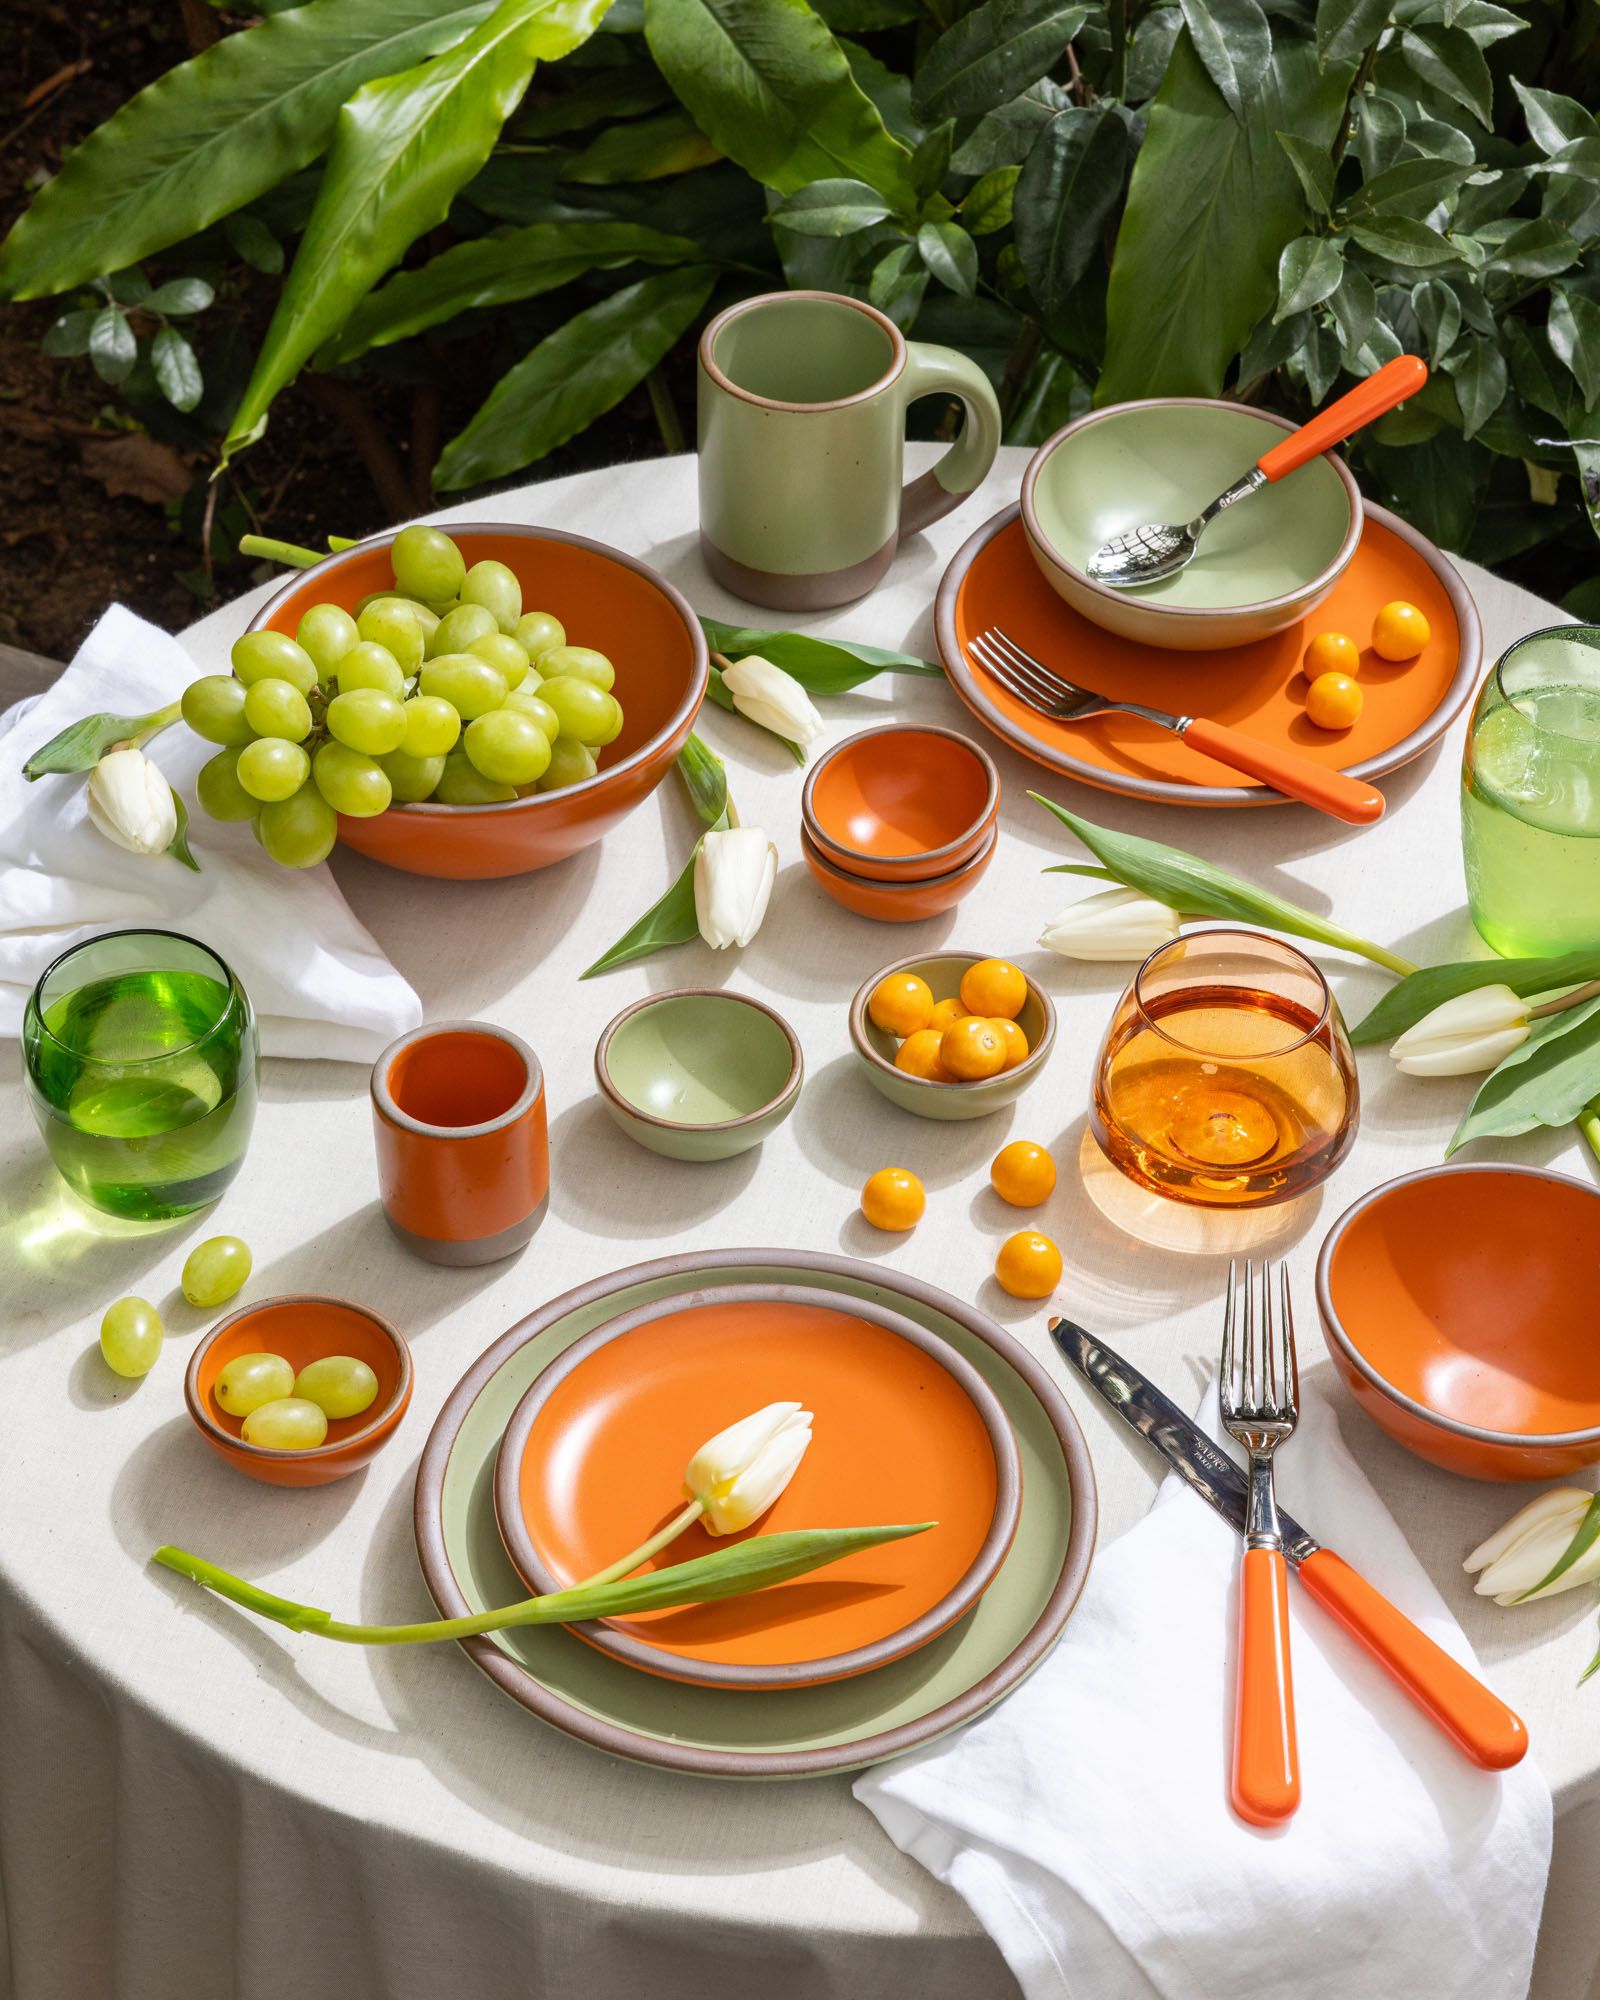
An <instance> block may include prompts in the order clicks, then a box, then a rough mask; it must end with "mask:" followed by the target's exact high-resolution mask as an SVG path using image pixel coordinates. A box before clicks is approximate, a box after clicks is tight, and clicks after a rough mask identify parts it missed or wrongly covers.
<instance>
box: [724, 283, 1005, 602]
mask: <svg viewBox="0 0 1600 2000" xmlns="http://www.w3.org/2000/svg"><path fill="white" fill-rule="evenodd" d="M699 372H700V398H699V400H700V546H701V551H702V553H703V554H704V556H705V562H706V567H707V569H709V570H710V572H711V574H712V575H713V576H714V577H715V578H716V580H717V581H718V583H720V584H722V585H724V586H725V587H726V588H727V589H728V590H731V591H732V592H733V593H734V594H735V596H738V597H743V598H748V599H749V600H750V602H752V603H754V604H767V605H773V606H775V607H777V608H778V609H780V610H784V611H815V610H819V609H821V608H822V607H823V606H824V605H829V604H847V603H849V602H850V600H851V599H852V598H856V597H862V596H864V595H865V594H866V593H867V591H869V590H871V589H872V588H873V586H874V585H875V584H877V583H879V582H881V581H882V579H883V576H884V573H885V572H886V571H887V569H888V567H889V565H890V563H891V562H892V561H893V560H894V552H895V549H896V547H897V546H898V545H899V543H900V541H901V539H902V538H903V537H904V536H906V535H914V534H916V533H917V531H918V530H919V529H921V528H925V527H927V526H928V524H929V522H931V521H937V520H938V519H939V518H940V516H941V515H944V514H948V513H949V512H950V510H951V508H952V507H959V506H960V504H961V502H962V501H963V500H964V499H965V498H966V496H967V495H968V494H969V493H971V492H972V491H973V490H974V488H976V487H977V486H979V485H981V483H982V482H983V479H984V477H985V476H986V474H987V473H988V471H989V468H990V466H991V465H993V464H994V456H995V453H996V451H997V450H998V449H999V447H1000V405H999V403H998V402H997V400H996V398H995V393H994V391H993V389H991V388H990V386H989V381H988V377H987V376H986V375H985V374H984V373H983V371H982V369H981V368H979V367H978V366H977V364H976V363H975V362H972V361H969V360H968V359H967V357H966V356H965V355H964V354H958V353H957V352H956V350H955V349H954V348H952V347H930V346H929V345H927V344H926V343H925V342H923V341H918V340H907V339H906V338H905V336H904V335H903V334H902V333H901V331H900V329H899V328H898V327H897V326H896V325H895V324H894V322H893V320H891V319H888V318H886V317H885V316H884V314H882V313H881V312H877V311H875V310H874V309H873V308H872V307H871V306H868V305H863V304H862V303H861V302H860V301H859V300H858V299H848V298H843V297H841V296H840V295H838V294H837V293H834V292H767V293H763V294H762V295H761V296H760V297H758V298H753V299H743V300H741V301H740V303H739V304H738V305H735V306H730V307H729V308H728V310H727V311H726V312H724V313H719V314H718V316H717V317H716V318H715V319H714V320H713V321H712V322H711V324H710V325H709V326H708V327H707V328H706V330H705V332H704V333H703V334H702V335H701V337H700V371H699ZM940 393H944V394H949V395H955V396H959V397H960V398H961V401H962V403H963V404H964V405H965V408H966V421H965V423H964V424H963V425H962V429H961V435H960V437H958V438H957V439H956V441H955V443H954V444H953V445H951V447H950V449H949V450H948V451H947V452H946V453H945V455H944V456H943V458H941V459H940V460H939V462H938V464H937V465H935V466H934V467H933V469H932V471H931V472H925V473H923V475H922V476H921V478H920V479H913V480H912V481H911V483H910V484H909V485H908V486H905V487H904V489H903V490H902V485H901V480H902V476H903V472H904V459H905V424H906V407H907V405H908V404H910V403H914V402H915V401H916V400H917V398H918V397H919V396H933V395H938V394H940Z"/></svg>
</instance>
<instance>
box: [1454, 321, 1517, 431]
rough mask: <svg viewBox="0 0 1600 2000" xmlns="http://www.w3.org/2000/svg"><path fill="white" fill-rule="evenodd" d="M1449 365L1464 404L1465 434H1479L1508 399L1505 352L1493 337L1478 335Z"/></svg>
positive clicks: (1463, 425)
mask: <svg viewBox="0 0 1600 2000" xmlns="http://www.w3.org/2000/svg"><path fill="white" fill-rule="evenodd" d="M1447 365H1448V367H1449V370H1450V379H1451V381H1452V382H1453V383H1454V384H1455V391H1456V402H1457V403H1458V404H1459V405H1460V408H1461V434H1462V436H1463V437H1468V438H1471V437H1476V436H1477V434H1478V432H1479V431H1481V430H1482V429H1483V427H1484V425H1485V424H1486V423H1487V422H1488V421H1489V419H1490V418H1491V417H1492V416H1493V415H1494V413H1495V411H1496V410H1498V409H1499V407H1500V405H1501V403H1503V402H1504V401H1505V394H1506V383H1507V371H1506V362H1505V356H1504V355H1503V354H1502V353H1501V352H1500V349H1499V348H1498V347H1497V346H1496V345H1495V343H1494V342H1493V341H1492V340H1483V339H1480V338H1478V337H1477V336H1476V335H1474V336H1473V337H1472V338H1471V339H1470V340H1469V341H1468V342H1467V344H1466V346H1465V348H1464V349H1462V350H1460V351H1459V352H1458V353H1457V354H1456V355H1454V356H1452V358H1451V360H1450V361H1449V363H1448V364H1447Z"/></svg>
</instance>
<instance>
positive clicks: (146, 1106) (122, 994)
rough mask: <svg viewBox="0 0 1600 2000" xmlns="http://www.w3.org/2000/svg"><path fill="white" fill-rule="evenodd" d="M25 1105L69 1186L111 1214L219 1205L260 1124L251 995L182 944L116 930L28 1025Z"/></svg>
mask: <svg viewBox="0 0 1600 2000" xmlns="http://www.w3.org/2000/svg"><path fill="white" fill-rule="evenodd" d="M22 1054H23V1068H24V1071H25V1074H26V1077H27V1086H28V1098H29V1102H30V1103H31V1104H32V1106H33V1115H34V1117H35V1119H36V1120H37V1121H38V1125H39V1130H40V1131H41V1132H42V1133H43V1135H44V1142H45V1144H46V1145H47V1146H48V1147H49V1149H50V1157H51V1158H52V1159H53V1160H54V1161H55V1163H56V1166H57V1168H58V1169H59V1170H60V1172H61V1175H62V1178H63V1179H64V1180H65V1181H66V1182H67V1184H68V1185H69V1186H70V1187H71V1188H72V1189H73V1190H74V1191H75V1192H76V1193H77V1194H79V1195H81V1196H82V1198H83V1199H84V1200H85V1201H87V1202H90V1203H92V1204H93V1205H94V1207H96V1208H99V1209H104V1210H105V1212H106V1213H107V1214H108V1215H119V1216H124V1217H128V1218H130V1219H133V1220H137V1221H161V1220H167V1219H170V1218H173V1217H176V1216H180V1215H190V1214H192V1213H193V1212H194V1210H195V1209H197V1208H205V1207H206V1206H208V1204H210V1203H211V1202H214V1201H215V1200H216V1199H217V1197H218V1196H219V1195H220V1194H221V1193H222V1191H223V1189H224V1188H226V1187H227V1185H228V1183H229V1182H230V1181H231V1180H232V1179H233V1177H234V1175H235V1174H236V1173H237V1172H238V1171H239V1167H240V1164H241V1163H242V1161H243V1159H244V1152H245V1147H246V1145H247V1143H248V1142H249V1138H250V1128H251V1126H252V1125H253V1124H254V1123H255V1115H256V1095H257V1072H258V1069H259V1067H260V1046H259V1043H258V1041H257V1037H256V1023H255V1015H254V1014H253V1013H252V1011H251V1007H250V999H249V995H248V994H247V993H246V992H245V990H244V988H243V986H241V985H240V983H239V981H238V979H237V978H236V977H235V976H234V974H233V972H232V971H230V969H229V968H228V966H227V965H226V964H224V962H223V961H222V960H221V959H220V958H219V957H218V956H217V954H216V953H215V952H214V951H212V950H210V949H209V948H208V947H207V946H205V945H203V944H200V943H198V942H197V941H196V940H195V939H194V938H189V937H184V936H183V935H181V933H179V932H177V931H156V930H122V931H106V932H105V933H104V934H103V935H101V936H100V937H95V938H89V939H87V940H86V941H85V942H84V943H82V944H78V945H74V946H73V947H72V948H71V950H69V951H65V952H63V953H62V955H61V956H60V957H59V958H58V959H56V960H55V962H54V963H53V964H52V965H50V966H48V967H46V969H45V971H44V973H43V975H42V976H41V978H40V980H39V983H38V985H37V986H36V987H35V988H34V989H33V993H32V995H31V996H30V998H29V1001H28V1006H27V1011H26V1013H25V1014H24V1017H23V1023H22Z"/></svg>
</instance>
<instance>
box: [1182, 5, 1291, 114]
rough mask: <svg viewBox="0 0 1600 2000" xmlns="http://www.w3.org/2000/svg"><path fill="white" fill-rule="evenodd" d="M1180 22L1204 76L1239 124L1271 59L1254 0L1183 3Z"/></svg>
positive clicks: (1269, 33) (1269, 38)
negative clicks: (1185, 30) (1238, 120)
mask: <svg viewBox="0 0 1600 2000" xmlns="http://www.w3.org/2000/svg"><path fill="white" fill-rule="evenodd" d="M1183 21H1184V26H1185V27H1186V28H1187V29H1188V30H1189V39H1190V40H1191V41H1192V42H1193V44H1194V47H1195V51H1196V53H1197V54H1198V55H1199V57H1200V60H1201V61H1202V62H1203V63H1204V64H1205V66H1206V73H1207V74H1208V75H1209V76H1210V78H1211V81H1212V82H1213V83H1214V84H1215V85H1216V86H1217V88H1218V90H1220V91H1221V93H1222V95H1223V97H1224V99H1225V100H1226V102H1227V106H1228V109H1229V110H1230V111H1231V112H1232V113H1233V115H1234V117H1235V118H1238V119H1240V120H1242V119H1243V118H1244V115H1245V113H1246V111H1247V110H1248V109H1249V107H1250V106H1251V104H1253V103H1254V101H1255V97H1256V92H1257V89H1258V87H1259V85H1260V83H1261V81H1262V79H1263V78H1264V77H1265V76H1266V74H1267V63H1268V59H1269V58H1270V56H1271V54H1272V30H1271V29H1270V28H1269V27H1268V26H1267V17H1266V15H1265V14H1264V13H1262V11H1261V9H1260V7H1259V6H1257V4H1256V0H1183Z"/></svg>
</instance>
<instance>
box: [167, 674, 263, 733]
mask: <svg viewBox="0 0 1600 2000" xmlns="http://www.w3.org/2000/svg"><path fill="white" fill-rule="evenodd" d="M248 692H249V690H248V689H247V688H246V687H245V685H244V683H243V682H242V681H236V680H235V679H234V678H233V676H232V674H207V675H206V676H205V678H204V679H203V680H198V681H191V682H190V683H189V685H188V686H187V687H186V688H185V689H184V691H183V700H182V703H181V704H180V706H181V709H182V713H183V719H184V721H185V722H187V723H188V725H189V727H190V728H191V729H192V730H193V731H194V733H195V735H196V736H203V737H204V738H205V740H206V741H207V742H208V743H221V744H223V745H225V746H227V747H229V748H237V747H238V746H239V745H240V744H242V743H248V742H249V741H250V739H251V737H252V736H254V735H255V731H254V730H253V729H252V728H251V727H250V725H249V723H248V722H247V721H246V720H245V714H244V698H245V695H246V694H247V693H248Z"/></svg>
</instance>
